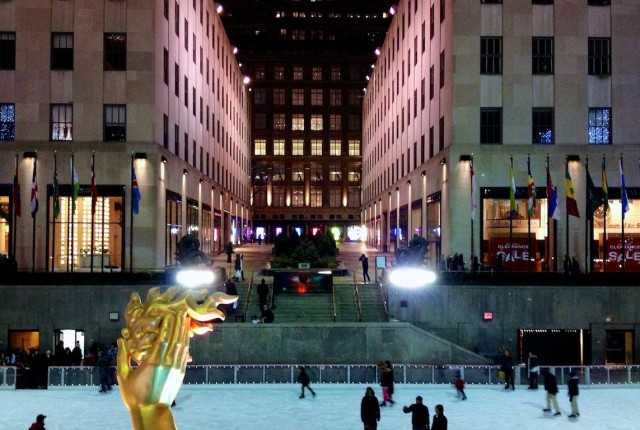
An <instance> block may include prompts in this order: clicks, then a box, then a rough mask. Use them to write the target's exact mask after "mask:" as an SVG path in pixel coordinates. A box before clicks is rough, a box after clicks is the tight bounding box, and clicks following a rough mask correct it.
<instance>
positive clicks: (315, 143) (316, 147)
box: [311, 139, 322, 155]
mask: <svg viewBox="0 0 640 430" xmlns="http://www.w3.org/2000/svg"><path fill="white" fill-rule="evenodd" d="M311 155H322V140H321V139H313V140H311Z"/></svg>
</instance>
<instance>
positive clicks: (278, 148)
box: [273, 139, 284, 155]
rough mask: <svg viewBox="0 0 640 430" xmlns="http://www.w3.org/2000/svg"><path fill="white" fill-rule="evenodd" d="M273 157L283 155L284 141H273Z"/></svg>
mask: <svg viewBox="0 0 640 430" xmlns="http://www.w3.org/2000/svg"><path fill="white" fill-rule="evenodd" d="M273 155H284V139H275V140H274V141H273Z"/></svg>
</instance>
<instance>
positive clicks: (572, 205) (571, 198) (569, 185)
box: [564, 162, 580, 218]
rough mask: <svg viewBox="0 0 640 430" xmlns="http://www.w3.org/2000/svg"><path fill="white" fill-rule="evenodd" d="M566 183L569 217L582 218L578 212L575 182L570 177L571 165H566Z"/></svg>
mask: <svg viewBox="0 0 640 430" xmlns="http://www.w3.org/2000/svg"><path fill="white" fill-rule="evenodd" d="M564 182H565V187H566V195H567V215H571V216H574V217H576V218H580V212H579V211H578V202H577V201H576V194H575V191H574V190H573V181H572V180H571V175H569V163H566V162H565V163H564Z"/></svg>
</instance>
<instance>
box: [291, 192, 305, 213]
mask: <svg viewBox="0 0 640 430" xmlns="http://www.w3.org/2000/svg"><path fill="white" fill-rule="evenodd" d="M291 206H292V207H295V208H301V207H303V206H304V189H303V188H302V187H292V188H291Z"/></svg>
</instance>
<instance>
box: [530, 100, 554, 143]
mask: <svg viewBox="0 0 640 430" xmlns="http://www.w3.org/2000/svg"><path fill="white" fill-rule="evenodd" d="M531 134H532V137H531V143H533V144H534V145H553V108H533V111H532V116H531Z"/></svg>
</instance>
